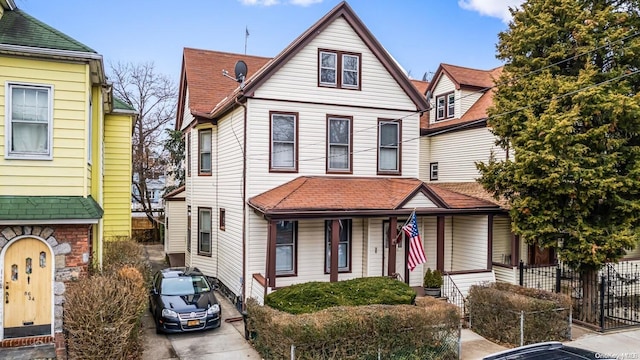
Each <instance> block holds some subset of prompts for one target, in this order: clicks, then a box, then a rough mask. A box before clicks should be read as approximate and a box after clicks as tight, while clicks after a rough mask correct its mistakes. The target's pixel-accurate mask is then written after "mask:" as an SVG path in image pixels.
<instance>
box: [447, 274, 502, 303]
mask: <svg viewBox="0 0 640 360" xmlns="http://www.w3.org/2000/svg"><path fill="white" fill-rule="evenodd" d="M451 280H453V282H454V283H455V284H456V286H457V287H458V289H459V290H460V292H461V293H462V296H464V297H466V296H467V295H469V289H470V288H471V286H473V285H483V284H486V283H493V282H496V276H495V274H494V273H493V271H491V270H488V271H486V272H478V273H471V274H456V275H451Z"/></svg>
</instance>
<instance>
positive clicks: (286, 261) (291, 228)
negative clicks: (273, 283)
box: [276, 220, 298, 275]
mask: <svg viewBox="0 0 640 360" xmlns="http://www.w3.org/2000/svg"><path fill="white" fill-rule="evenodd" d="M297 235H298V222H297V221H282V220H281V221H277V222H276V275H295V273H296V240H297Z"/></svg>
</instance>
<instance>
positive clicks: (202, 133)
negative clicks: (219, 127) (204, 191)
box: [198, 129, 213, 176]
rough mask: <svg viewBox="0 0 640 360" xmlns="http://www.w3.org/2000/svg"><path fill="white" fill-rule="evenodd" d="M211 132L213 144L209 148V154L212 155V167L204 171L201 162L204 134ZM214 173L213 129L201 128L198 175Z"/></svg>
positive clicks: (199, 133) (199, 132)
mask: <svg viewBox="0 0 640 360" xmlns="http://www.w3.org/2000/svg"><path fill="white" fill-rule="evenodd" d="M206 133H209V140H210V142H211V144H210V145H211V146H210V149H211V150H209V156H210V160H209V162H210V164H209V166H210V167H211V169H209V171H208V172H206V171H203V170H202V167H201V166H202V164H201V159H202V135H204V134H206ZM212 173H213V131H211V129H200V130H198V175H199V176H211V174H212Z"/></svg>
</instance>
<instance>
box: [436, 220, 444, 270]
mask: <svg viewBox="0 0 640 360" xmlns="http://www.w3.org/2000/svg"><path fill="white" fill-rule="evenodd" d="M436 233H437V235H436V269H437V270H438V271H440V272H443V271H444V216H438V220H437V222H436Z"/></svg>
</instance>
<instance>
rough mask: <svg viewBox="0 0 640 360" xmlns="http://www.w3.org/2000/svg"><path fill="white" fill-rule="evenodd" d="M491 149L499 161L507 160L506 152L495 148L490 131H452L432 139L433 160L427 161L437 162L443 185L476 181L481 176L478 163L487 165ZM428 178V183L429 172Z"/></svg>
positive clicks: (479, 129)
mask: <svg viewBox="0 0 640 360" xmlns="http://www.w3.org/2000/svg"><path fill="white" fill-rule="evenodd" d="M492 150H493V151H494V154H495V156H496V159H497V160H503V159H504V151H502V150H500V149H499V148H498V147H496V146H495V137H494V136H493V134H491V132H490V131H489V129H488V128H476V129H470V130H465V131H456V132H450V133H445V134H441V135H438V136H434V137H432V138H431V147H430V152H431V158H429V159H427V160H424V162H425V163H426V164H427V165H428V163H429V162H437V163H438V181H440V182H462V181H475V179H477V178H478V177H479V174H478V170H477V169H476V165H475V163H476V162H481V161H482V162H487V161H488V160H489V157H490V155H491V151H492ZM426 176H427V177H426V178H424V179H426V180H428V173H427V174H426ZM424 179H423V180H424Z"/></svg>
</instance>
